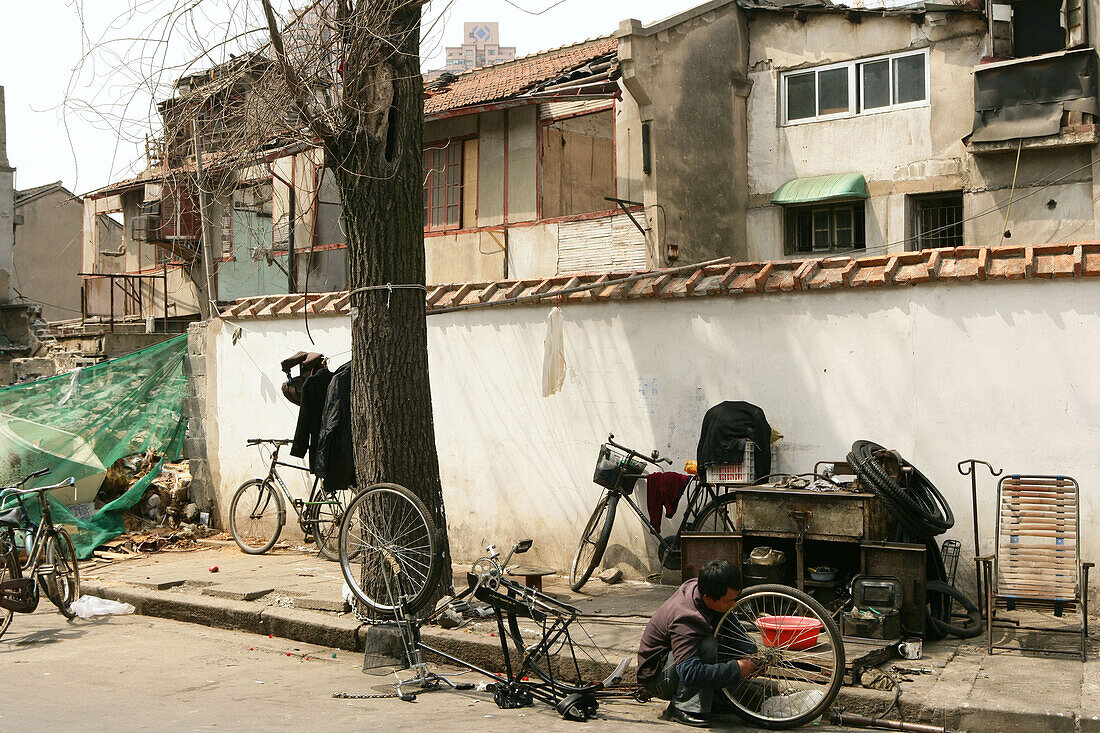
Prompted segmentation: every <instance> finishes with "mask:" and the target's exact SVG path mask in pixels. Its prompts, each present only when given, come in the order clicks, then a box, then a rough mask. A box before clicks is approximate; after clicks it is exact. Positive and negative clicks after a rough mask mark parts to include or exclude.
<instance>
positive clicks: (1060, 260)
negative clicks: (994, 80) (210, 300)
mask: <svg viewBox="0 0 1100 733" xmlns="http://www.w3.org/2000/svg"><path fill="white" fill-rule="evenodd" d="M1066 277H1100V241H1094V242H1072V243H1069V244H1040V245H1034V246H1022V245H1014V246H1010V247H956V248H954V249H950V248H948V249H933V250H924V251H922V252H903V253H899V254H893V255H877V256H872V257H860V258H852V257H832V258H829V259H825V260H821V259H806V260H778V261H773V262H737V263H725V262H724V263H720V264H704V265H691V266H687V267H681V268H674V269H671V270H654V271H648V272H646V271H643V272H615V273H594V274H590V275H560V276H557V277H551V278H542V279H532V280H504V281H488V282H476V283H453V284H448V285H437V286H429V287H428V291H427V305H428V314H429V315H431V314H433V313H446V312H448V311H451V310H458V309H467V308H479V307H490V306H505V305H523V304H525V303H526V304H530V303H537V302H545V301H550V302H576V303H587V302H595V301H603V300H631V299H637V298H689V297H696V298H699V297H743V296H747V295H767V294H769V293H789V292H795V291H799V292H801V291H805V292H817V291H829V290H839V289H843V288H874V287H900V286H903V285H920V284H923V283H929V282H966V281H987V282H988V281H1008V280H1025V279H1052V278H1066ZM626 278H629V281H624V279H626ZM578 288H585V289H583V290H577V289H578ZM566 291H568V292H566ZM515 298H527V300H526V301H525V303H522V302H521V303H516V302H515V301H514V299H515ZM349 301H350V295H349V294H348V293H347V292H346V291H345V292H339V293H317V294H310V295H308V296H306V295H300V294H299V295H261V296H257V297H252V298H242V299H240V300H237V301H235V302H233V303H231V304H230V305H229V306H228V307H227V308H226V309H225V310H223V311H222V313H221V316H222V317H223V318H231V319H243V318H285V317H294V316H299V315H302V314H303V313H305V312H306V311H307V310H308V312H309V313H310V314H311V315H312V314H322V315H323V314H344V313H347V312H348V307H349Z"/></svg>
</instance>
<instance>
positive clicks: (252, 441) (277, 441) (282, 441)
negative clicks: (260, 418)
mask: <svg viewBox="0 0 1100 733" xmlns="http://www.w3.org/2000/svg"><path fill="white" fill-rule="evenodd" d="M293 442H294V441H293V440H291V439H290V438H249V439H248V445H260V444H261V443H271V444H272V445H290V444H291V443H293Z"/></svg>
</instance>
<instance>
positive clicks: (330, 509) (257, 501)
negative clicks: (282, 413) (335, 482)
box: [229, 438, 351, 560]
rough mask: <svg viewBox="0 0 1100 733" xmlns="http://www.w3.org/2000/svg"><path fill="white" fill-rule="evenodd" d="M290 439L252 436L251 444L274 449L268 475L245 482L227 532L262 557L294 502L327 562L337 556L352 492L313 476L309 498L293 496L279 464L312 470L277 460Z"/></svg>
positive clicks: (304, 530) (232, 504) (231, 509)
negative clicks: (330, 488)
mask: <svg viewBox="0 0 1100 733" xmlns="http://www.w3.org/2000/svg"><path fill="white" fill-rule="evenodd" d="M291 442H292V441H290V440H286V439H282V438H277V439H272V438H249V439H248V445H257V446H260V445H266V446H270V447H271V459H270V461H269V465H268V468H267V475H266V476H262V477H259V476H258V477H256V478H251V479H249V480H248V481H245V482H244V483H243V484H241V485H240V486H239V487H238V488H237V491H236V492H235V493H234V494H233V500H232V501H231V502H230V504H229V532H230V534H232V535H233V540H234V541H235V542H236V543H237V546H238V547H240V548H241V550H243V551H244V552H247V553H248V554H249V555H262V554H263V553H265V552H267V551H268V550H270V549H271V548H272V547H274V546H275V543H276V542H277V541H278V540H279V535H280V534H281V533H282V531H283V525H284V524H286V505H287V502H289V503H290V506H291V508H292V509H294V513H295V514H296V515H297V516H298V526H299V527H300V528H301V530H302V534H304V535H305V536H306V537H313V541H314V542H315V543H316V544H317V550H318V551H319V552H320V553H321V555H323V556H324V557H326V558H328V559H329V560H337V559H339V553H338V551H337V546H336V543H337V541H338V537H339V531H340V520H341V518H342V517H343V516H344V509H345V508H346V507H347V504H348V497H350V496H351V491H350V490H348V489H342V490H340V491H331V490H329V489H326V488H325V486H324V484H323V483H322V481H321V479H319V478H317V477H314V479H313V488H312V489H311V490H310V492H309V499H307V500H305V501H302V500H301V499H296V498H294V497H293V496H291V494H290V489H288V488H287V486H286V483H285V482H284V481H283V479H282V477H281V476H280V475H279V466H282V467H284V468H293V469H295V470H298V471H308V470H309V469H308V468H306V467H305V466H299V465H296V464H294V463H287V462H286V461H280V460H279V451H280V450H281V449H282V447H283V446H286V445H290V443H291Z"/></svg>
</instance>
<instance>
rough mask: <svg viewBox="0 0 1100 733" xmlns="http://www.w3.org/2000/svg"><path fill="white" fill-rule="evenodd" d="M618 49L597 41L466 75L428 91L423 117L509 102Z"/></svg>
mask: <svg viewBox="0 0 1100 733" xmlns="http://www.w3.org/2000/svg"><path fill="white" fill-rule="evenodd" d="M617 49H618V41H616V40H615V39H614V38H610V37H607V38H597V39H594V40H591V41H582V42H581V43H577V44H574V45H572V46H566V47H564V48H558V49H554V50H552V51H543V52H542V53H537V54H534V55H532V56H524V57H522V58H518V59H513V60H511V61H503V62H501V63H499V64H493V65H492V66H485V67H482V68H480V69H474V70H472V71H467V72H464V73H462V74H459V75H458V76H457V77H456V78H455V80H454V81H453V82H451V83H450V84H449V85H447V86H446V87H445V88H443V89H441V90H439V91H434V92H433V90H431V89H429V90H428V91H427V94H428V95H429V96H427V97H426V98H425V100H424V114H425V115H431V114H436V113H439V112H443V111H446V110H451V109H457V108H460V107H468V106H470V105H475V104H487V103H489V102H496V101H499V100H502V99H507V98H508V97H511V96H514V95H516V94H519V93H520V92H524V91H527V90H528V89H530V88H531V87H533V86H534V85H536V84H539V83H540V82H544V81H547V80H549V79H553V78H554V77H556V76H558V75H559V74H561V73H562V72H564V71H569V70H570V69H575V68H577V67H578V66H583V65H584V64H587V63H588V62H589V61H592V60H593V59H597V58H599V57H600V56H603V55H605V54H609V53H612V52H614V51H616V50H617Z"/></svg>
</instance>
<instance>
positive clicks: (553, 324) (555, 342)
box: [542, 307, 565, 397]
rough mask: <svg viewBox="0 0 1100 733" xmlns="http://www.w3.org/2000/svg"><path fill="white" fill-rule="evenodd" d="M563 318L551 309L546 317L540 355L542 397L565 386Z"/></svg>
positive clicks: (556, 310)
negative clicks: (544, 336)
mask: <svg viewBox="0 0 1100 733" xmlns="http://www.w3.org/2000/svg"><path fill="white" fill-rule="evenodd" d="M564 327H565V317H564V316H563V315H562V312H561V308H557V307H555V308H553V309H551V311H550V315H548V316H547V317H546V342H545V344H544V348H543V355H542V396H543V397H549V396H550V395H552V394H554V393H556V392H557V391H558V390H560V389H561V386H562V385H563V384H565V336H564Z"/></svg>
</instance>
